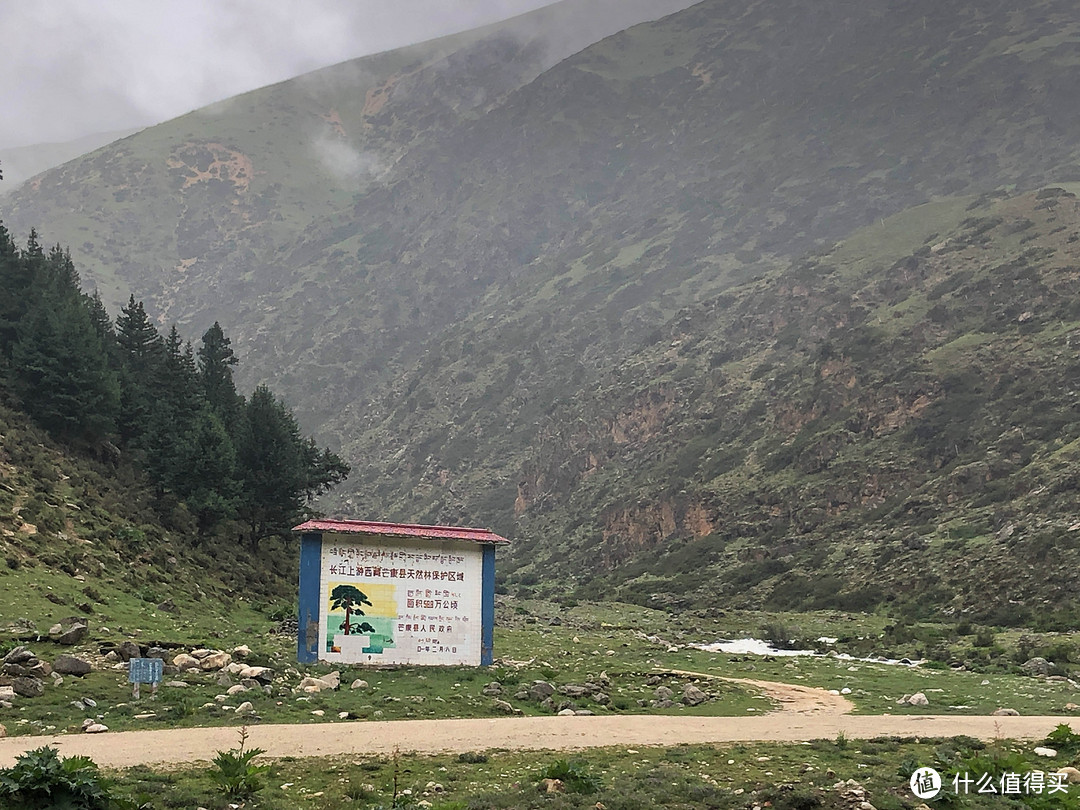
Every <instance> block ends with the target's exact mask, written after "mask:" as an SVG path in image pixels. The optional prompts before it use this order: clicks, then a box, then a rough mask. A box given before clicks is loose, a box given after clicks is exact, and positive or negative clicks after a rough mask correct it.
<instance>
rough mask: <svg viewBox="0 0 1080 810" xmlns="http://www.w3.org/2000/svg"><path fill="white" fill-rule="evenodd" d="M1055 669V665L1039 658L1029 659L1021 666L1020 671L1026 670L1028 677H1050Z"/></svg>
mask: <svg viewBox="0 0 1080 810" xmlns="http://www.w3.org/2000/svg"><path fill="white" fill-rule="evenodd" d="M1053 668H1054V665H1053V664H1051V663H1050V662H1049V661H1047V660H1046V659H1045V658H1041V657H1039V656H1036V657H1035V658H1029V659H1028V660H1027V661H1025V662H1024V663H1023V664H1021V665H1020V669H1022V670H1024V672H1026V673H1027V674H1028V675H1049V674H1050V672H1051V671H1052V670H1053Z"/></svg>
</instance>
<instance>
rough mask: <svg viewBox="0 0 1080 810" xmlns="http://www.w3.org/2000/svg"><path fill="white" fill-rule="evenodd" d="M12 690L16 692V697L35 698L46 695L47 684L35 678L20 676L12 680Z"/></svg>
mask: <svg viewBox="0 0 1080 810" xmlns="http://www.w3.org/2000/svg"><path fill="white" fill-rule="evenodd" d="M11 688H12V689H14V690H15V694H16V695H21V696H22V697H28V698H35V697H41V696H42V695H44V694H45V684H43V683H42V682H41V681H40V680H39V679H38V678H33V677H27V676H19V677H15V678H12V679H11Z"/></svg>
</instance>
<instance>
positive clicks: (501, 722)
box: [0, 673, 1080, 768]
mask: <svg viewBox="0 0 1080 810" xmlns="http://www.w3.org/2000/svg"><path fill="white" fill-rule="evenodd" d="M685 674H694V675H698V676H699V677H701V675H700V674H699V673H685ZM730 680H734V681H735V682H737V683H745V684H746V685H748V686H752V687H754V688H756V689H760V690H761V691H762V692H763V693H765V694H766V695H767V696H768V697H770V698H771V699H773V700H774V701H776V702H777V703H778V704H779V708H778V709H777V710H776V711H773V712H770V713H767V714H762V715H761V716H756V717H669V716H658V715H620V716H611V715H607V716H594V717H555V716H545V717H506V718H497V719H489V718H484V719H479V720H475V719H470V720H390V721H371V720H358V721H354V722H336V723H332V722H324V723H315V724H305V725H253V726H251V727H250V729H249V731H250V735H251V736H250V737H249V741H248V745H249V746H257V747H259V748H265V749H266V750H267V756H269V757H283V756H296V757H315V756H329V755H334V754H387V753H391V752H392V751H393V750H394V749H395V748H399V749H400V750H401V751H402V752H417V753H443V752H461V751H483V750H487V749H491V748H507V749H518V750H544V749H547V750H574V749H583V748H599V747H603V746H610V745H677V744H679V743H713V742H766V741H768V742H801V741H804V740H813V739H822V738H825V739H832V738H834V737H836V735H837V734H838V733H840V732H841V731H842V732H843V733H844V734H845V735H846V736H847V737H848V738H850V739H865V738H868V737H878V736H882V735H896V736H902V737H920V736H921V737H927V736H932V737H945V736H952V735H955V734H966V735H969V736H971V737H979V738H981V739H984V740H993V739H995V738H998V737H1002V738H1013V739H1042V738H1043V737H1045V736H1046V735H1047V734H1048V733H1049V732H1051V731H1053V729H1054V727H1055V726H1057V725H1058V723H1061V722H1065V718H1062V717H1057V716H1054V717H972V716H955V715H950V716H943V715H895V716H894V715H851V714H848V712H850V710H851V708H852V706H851V703H850V702H848V701H847V700H846V699H845V698H843V697H840V696H838V695H833V694H831V693H829V692H827V691H825V690H822V689H812V688H809V687H805V686H795V685H792V684H783V683H774V682H771V681H756V680H744V679H730ZM1073 727H1074V729H1076V730H1080V723H1077V724H1074V726H1073ZM238 740H239V736H238V731H237V729H236V728H182V729H160V730H154V731H120V732H108V733H105V734H98V735H88V734H60V735H52V736H40V737H11V738H7V739H0V767H6V766H9V765H11V764H12V763H13V762H14V759H15V756H16V755H18V754H21V753H23V752H24V751H27V750H30V749H33V748H39V747H40V746H42V745H54V746H56V747H57V748H58V749H59V750H60V753H61V755H62V756H73V755H75V754H84V755H86V756H89V757H92V758H93V760H94V761H95V762H97V763H98V764H99V765H102V766H105V767H111V768H122V767H128V766H131V765H139V764H162V763H167V764H181V763H185V762H195V761H199V760H208V759H210V757H212V756H213V754H214V752H215V751H219V750H226V749H229V748H234V747H236V745H237V743H238Z"/></svg>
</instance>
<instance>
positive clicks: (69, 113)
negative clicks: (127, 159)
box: [0, 0, 688, 148]
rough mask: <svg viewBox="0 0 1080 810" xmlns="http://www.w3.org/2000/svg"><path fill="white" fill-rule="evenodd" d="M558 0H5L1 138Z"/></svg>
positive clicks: (115, 124)
mask: <svg viewBox="0 0 1080 810" xmlns="http://www.w3.org/2000/svg"><path fill="white" fill-rule="evenodd" d="M550 4H551V0H304V2H300V1H299V0H95V1H94V2H90V0H0V35H2V37H3V39H2V44H0V77H2V80H0V148H5V147H14V146H22V145H28V144H37V143H47V142H59V141H68V140H73V139H75V138H79V137H82V136H85V135H89V134H92V133H98V132H111V131H115V130H119V129H129V128H135V127H140V126H146V125H149V124H155V123H159V122H161V121H165V120H167V119H169V118H173V117H175V116H177V115H182V114H184V113H186V112H188V111H190V110H193V109H196V108H198V107H202V106H203V105H205V104H208V103H210V102H213V101H217V100H219V99H223V98H228V97H229V96H233V95H236V94H237V93H242V92H244V91H247V90H252V89H254V88H256V87H262V86H264V85H267V84H272V83H274V82H277V81H281V80H283V79H288V78H290V77H292V76H296V75H298V74H300V73H304V72H306V71H309V70H314V69H316V68H319V67H324V66H326V65H332V64H335V63H337V62H342V61H344V60H346V59H351V58H354V57H357V56H363V55H365V54H369V53H376V52H378V51H384V50H388V49H391V48H396V47H400V46H402V45H407V44H410V43H413V42H421V41H423V40H426V39H431V38H433V37H437V36H441V35H443V34H448V33H453V32H456V31H463V30H467V29H469V28H475V27H477V26H480V25H484V24H486V23H490V22H494V21H496V20H500V19H505V18H507V17H512V16H515V15H517V14H522V13H524V12H527V11H530V10H532V9H535V8H539V7H541V6H546V5H550ZM686 4H687V5H688V3H686Z"/></svg>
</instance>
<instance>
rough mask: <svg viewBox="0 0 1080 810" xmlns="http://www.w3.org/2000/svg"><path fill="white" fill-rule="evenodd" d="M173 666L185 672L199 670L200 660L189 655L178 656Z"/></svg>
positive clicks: (174, 659) (180, 654)
mask: <svg viewBox="0 0 1080 810" xmlns="http://www.w3.org/2000/svg"><path fill="white" fill-rule="evenodd" d="M172 662H173V666H174V667H176V668H177V669H179V670H180V671H181V672H183V671H184V670H185V669H198V668H199V659H198V658H196V657H195V656H193V655H188V654H187V653H179V654H177V655H176V656H175V657H174V658H173V660H172Z"/></svg>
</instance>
